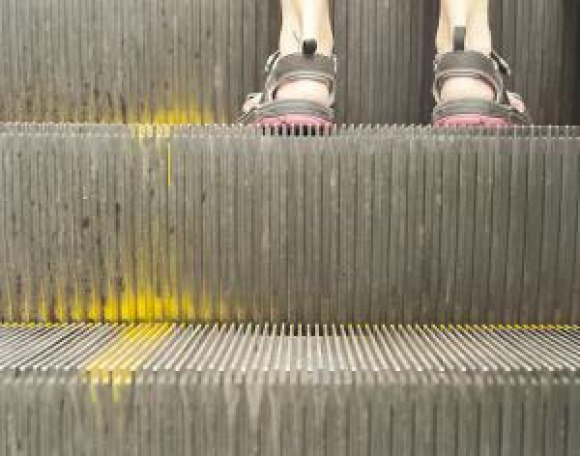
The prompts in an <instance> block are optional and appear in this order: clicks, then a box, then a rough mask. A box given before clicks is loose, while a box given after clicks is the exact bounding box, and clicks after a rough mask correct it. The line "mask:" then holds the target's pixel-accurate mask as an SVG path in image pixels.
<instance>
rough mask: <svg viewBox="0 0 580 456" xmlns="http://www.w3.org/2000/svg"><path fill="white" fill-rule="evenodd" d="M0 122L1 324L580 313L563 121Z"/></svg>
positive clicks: (562, 316) (574, 137)
mask: <svg viewBox="0 0 580 456" xmlns="http://www.w3.org/2000/svg"><path fill="white" fill-rule="evenodd" d="M0 131H2V132H1V133H0V195H1V197H0V220H1V221H2V223H1V224H0V246H1V248H0V312H1V314H0V315H1V318H2V320H3V321H5V322H9V321H24V322H26V321H36V322H46V321H61V322H71V321H93V322H103V321H107V322H118V321H125V322H135V321H141V322H149V321H189V322H222V323H230V322H253V323H264V322H271V323H282V322H286V323H302V324H315V323H353V324H358V323H361V324H363V323H395V324H398V323H426V324H430V323H445V324H446V323H522V324H525V323H561V324H573V323H576V324H577V323H579V322H580V288H579V284H580V223H579V219H580V187H579V186H580V135H578V131H577V129H575V128H556V127H554V128H550V127H547V128H532V129H517V130H490V131H486V130H472V131H459V130H458V131H450V130H435V129H430V128H412V127H409V128H397V127H392V128H370V127H368V128H366V127H365V128H350V127H345V128H340V129H334V130H332V131H329V132H326V133H327V134H326V135H323V136H319V137H293V136H289V137H280V136H270V135H263V134H262V133H261V132H260V131H258V130H253V129H243V128H227V127H215V128H203V127H174V128H169V127H158V128H155V127H151V126H134V127H125V126H90V125H70V126H66V125H60V126H58V125H18V124H15V125H9V124H4V125H2V126H1V127H0Z"/></svg>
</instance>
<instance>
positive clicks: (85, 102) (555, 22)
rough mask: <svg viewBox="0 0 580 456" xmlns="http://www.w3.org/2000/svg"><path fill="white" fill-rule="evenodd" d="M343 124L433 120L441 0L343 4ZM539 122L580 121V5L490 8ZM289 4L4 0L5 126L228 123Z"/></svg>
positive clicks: (339, 14) (1, 113) (552, 0)
mask: <svg viewBox="0 0 580 456" xmlns="http://www.w3.org/2000/svg"><path fill="white" fill-rule="evenodd" d="M333 3H334V9H333V18H334V27H335V35H336V50H337V52H338V54H339V56H340V65H339V97H338V105H337V108H338V113H339V119H340V121H345V122H352V123H360V122H363V123H365V122H372V123H426V122H429V121H430V112H431V104H432V97H431V94H430V85H431V81H432V60H433V55H434V39H433V38H434V36H435V31H436V22H437V15H438V5H437V2H435V1H432V0H408V1H393V0H365V1H362V0H335V1H334V2H333ZM490 4H491V16H492V28H493V37H494V45H495V47H496V48H497V49H498V50H499V51H501V52H503V54H504V55H505V57H506V58H507V59H508V60H509V61H510V62H511V63H512V64H513V67H514V79H513V81H510V82H513V83H514V84H513V85H514V88H515V89H516V90H517V91H520V92H522V94H523V95H524V97H525V98H526V99H527V101H528V104H529V107H530V110H531V113H532V115H533V118H534V119H535V121H536V123H539V124H575V123H580V110H579V109H578V106H580V92H579V89H578V87H579V85H578V84H577V81H578V79H579V77H580V60H579V58H578V55H580V54H579V49H580V33H579V28H578V27H577V25H578V22H579V20H580V4H579V3H578V1H577V0H536V1H523V0H513V1H501V0H491V2H490ZM279 22H280V21H279V4H278V0H95V1H91V2H78V1H75V0H27V1H21V0H3V1H2V2H0V42H1V43H2V46H0V121H45V122H46V121H52V122H57V121H68V122H125V123H126V122H145V123H151V122H153V123H167V122H170V123H214V122H217V123H221V122H228V121H232V120H234V119H236V118H237V116H238V114H239V108H240V105H241V103H242V102H243V100H244V97H245V95H246V94H247V93H248V92H255V91H256V90H260V89H261V88H262V83H263V74H262V69H263V66H264V63H265V61H266V57H267V55H268V54H269V53H271V52H273V51H274V50H275V49H276V48H277V41H278V33H279Z"/></svg>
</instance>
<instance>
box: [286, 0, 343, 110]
mask: <svg viewBox="0 0 580 456" xmlns="http://www.w3.org/2000/svg"><path fill="white" fill-rule="evenodd" d="M281 2H282V31H281V33H280V48H279V50H280V54H281V55H282V56H284V55H288V54H294V53H299V52H302V51H303V46H304V42H309V41H312V40H316V43H317V46H316V52H317V53H319V54H323V55H327V56H330V55H331V54H332V48H333V46H334V37H333V34H332V26H331V21H330V11H329V0H281ZM277 98H278V99H280V100H284V99H301V100H310V101H314V102H317V103H320V104H323V105H325V106H328V105H329V104H330V97H329V93H328V87H327V86H326V85H325V84H322V83H320V82H315V81H304V80H303V81H297V82H293V83H289V84H285V85H284V86H282V87H281V88H280V90H278V93H277Z"/></svg>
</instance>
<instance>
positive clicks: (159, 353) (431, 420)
mask: <svg viewBox="0 0 580 456" xmlns="http://www.w3.org/2000/svg"><path fill="white" fill-rule="evenodd" d="M0 336H1V337H0V409H1V413H0V454H1V455H13V454H75V455H76V454H88V453H90V454H108V455H116V454H119V455H121V454H123V455H126V454H136V455H137V454H139V455H141V454H150V455H157V454H159V455H162V454H214V455H230V454H240V455H241V454H244V455H246V454H256V455H261V454H263V455H282V454H283V455H303V454H321V455H322V454H343V455H347V454H348V455H351V454H352V455H361V454H368V455H385V454H393V455H427V454H429V455H431V454H442V455H443V454H482V455H483V454H502V455H504V454H505V455H508V454H510V455H511V454H526V455H528V454H554V455H575V454H577V452H578V451H580V435H579V433H578V432H577V429H578V428H579V426H580V375H579V369H580V328H579V327H573V326H560V327H555V326H552V327H540V326H536V327H508V326H501V327H494V326H445V327H443V326H385V325H360V326H358V325H356V326H355V325H345V326H343V325H340V326H333V325H314V326H312V325H255V324H249V325H221V326H220V325H184V324H142V325H90V324H73V325H46V326H34V325H18V324H12V325H4V326H0Z"/></svg>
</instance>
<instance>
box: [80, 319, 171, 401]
mask: <svg viewBox="0 0 580 456" xmlns="http://www.w3.org/2000/svg"><path fill="white" fill-rule="evenodd" d="M171 330H172V325H171V324H168V323H153V324H139V325H131V326H126V327H124V328H122V329H121V331H120V332H119V334H117V336H116V337H115V339H114V340H113V341H111V342H110V343H109V344H107V345H106V346H105V347H104V348H103V349H102V350H101V351H100V352H99V353H96V354H95V355H94V356H93V358H92V359H91V361H90V362H89V363H88V364H87V366H86V368H85V370H84V371H83V372H81V375H87V378H88V379H89V380H90V382H91V386H92V388H91V393H92V397H93V400H94V401H96V399H97V398H96V393H97V391H96V387H97V386H98V385H101V384H107V385H111V386H112V387H113V388H112V394H113V400H114V401H117V400H118V398H119V387H121V386H122V385H126V384H130V383H131V382H132V379H133V375H134V373H135V372H136V371H137V370H138V369H139V368H140V367H141V366H142V365H143V362H144V361H145V360H146V359H148V357H149V356H150V355H151V353H153V352H154V351H155V349H156V348H157V347H159V345H160V344H161V343H162V342H163V341H164V340H165V339H166V338H167V337H168V336H169V335H170V334H171Z"/></svg>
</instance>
